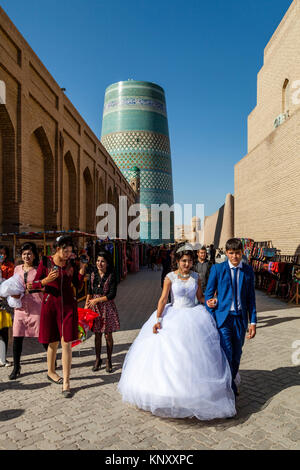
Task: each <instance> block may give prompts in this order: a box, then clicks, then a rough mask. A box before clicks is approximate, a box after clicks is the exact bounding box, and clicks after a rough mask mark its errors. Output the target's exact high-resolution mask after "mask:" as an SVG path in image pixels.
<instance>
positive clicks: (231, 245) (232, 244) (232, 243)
mask: <svg viewBox="0 0 300 470" xmlns="http://www.w3.org/2000/svg"><path fill="white" fill-rule="evenodd" d="M225 250H226V251H229V250H234V251H240V250H241V251H243V244H242V242H241V240H240V239H239V238H230V239H229V240H227V242H226V245H225Z"/></svg>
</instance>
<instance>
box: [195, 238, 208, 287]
mask: <svg viewBox="0 0 300 470" xmlns="http://www.w3.org/2000/svg"><path fill="white" fill-rule="evenodd" d="M197 257H198V259H197V261H196V263H195V265H194V268H193V269H194V271H195V272H196V273H198V274H199V279H200V281H201V286H202V290H203V293H205V289H206V285H207V281H208V277H209V273H210V269H211V266H212V263H211V261H209V260H208V258H207V250H206V246H204V245H203V246H201V248H200V249H199V250H198V251H197Z"/></svg>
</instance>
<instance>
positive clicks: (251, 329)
mask: <svg viewBox="0 0 300 470" xmlns="http://www.w3.org/2000/svg"><path fill="white" fill-rule="evenodd" d="M248 333H249V334H248V335H247V339H252V338H254V336H255V335H256V325H250V326H249V331H248Z"/></svg>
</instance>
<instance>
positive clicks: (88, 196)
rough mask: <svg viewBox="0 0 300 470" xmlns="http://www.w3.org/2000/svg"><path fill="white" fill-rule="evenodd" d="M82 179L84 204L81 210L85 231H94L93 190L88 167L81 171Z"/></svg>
mask: <svg viewBox="0 0 300 470" xmlns="http://www.w3.org/2000/svg"><path fill="white" fill-rule="evenodd" d="M83 181H84V189H83V190H84V206H83V210H84V212H85V217H84V220H85V224H84V225H85V227H84V229H85V231H86V232H89V233H91V232H94V231H95V214H94V204H93V201H94V190H93V180H92V176H91V172H90V170H89V168H88V167H86V168H85V170H84V172H83Z"/></svg>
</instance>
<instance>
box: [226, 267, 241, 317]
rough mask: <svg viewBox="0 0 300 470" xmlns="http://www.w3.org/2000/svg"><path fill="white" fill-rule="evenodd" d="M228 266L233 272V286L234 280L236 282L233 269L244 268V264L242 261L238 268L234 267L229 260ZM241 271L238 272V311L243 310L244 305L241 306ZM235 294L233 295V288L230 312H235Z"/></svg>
mask: <svg viewBox="0 0 300 470" xmlns="http://www.w3.org/2000/svg"><path fill="white" fill-rule="evenodd" d="M228 264H229V267H230V272H231V280H232V286H233V280H234V269H233V268H240V269H241V268H242V267H243V262H242V261H241V262H240V264H239V265H238V266H233V264H232V263H231V262H230V261H229V260H228ZM240 269H238V270H237V287H238V289H237V307H238V310H242V305H241V299H240V289H239V280H240ZM234 310H235V308H234V294H233V288H232V302H231V307H230V311H231V312H234Z"/></svg>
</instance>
